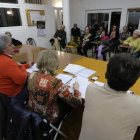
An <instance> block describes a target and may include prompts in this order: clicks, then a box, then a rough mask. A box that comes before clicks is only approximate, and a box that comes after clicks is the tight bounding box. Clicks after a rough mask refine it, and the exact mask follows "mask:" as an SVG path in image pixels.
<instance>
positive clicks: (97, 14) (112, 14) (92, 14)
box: [86, 9, 121, 32]
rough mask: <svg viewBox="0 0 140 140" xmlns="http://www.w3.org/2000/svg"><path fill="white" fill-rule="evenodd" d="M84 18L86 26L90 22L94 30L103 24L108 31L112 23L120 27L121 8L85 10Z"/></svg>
mask: <svg viewBox="0 0 140 140" xmlns="http://www.w3.org/2000/svg"><path fill="white" fill-rule="evenodd" d="M86 19H87V21H86V26H87V25H89V24H91V25H92V27H93V29H95V31H96V30H98V29H99V27H100V26H101V25H103V26H104V27H105V30H106V31H107V32H110V29H111V27H112V26H113V25H117V26H118V28H120V19H121V9H114V10H113V9H110V10H93V11H86Z"/></svg>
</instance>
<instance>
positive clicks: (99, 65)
mask: <svg viewBox="0 0 140 140" xmlns="http://www.w3.org/2000/svg"><path fill="white" fill-rule="evenodd" d="M15 48H16V49H19V53H15V54H14V55H13V60H14V61H17V62H20V61H27V62H28V61H30V60H32V59H33V54H34V57H35V62H36V61H37V54H38V53H39V52H40V51H42V50H47V49H46V48H41V47H36V46H30V45H25V44H23V45H22V46H16V47H15ZM48 50H50V49H48ZM53 52H55V53H56V54H57V55H58V57H59V59H60V67H59V69H58V70H57V75H58V74H60V73H63V74H66V73H64V72H63V69H64V68H65V67H66V65H67V64H69V63H73V64H78V65H81V66H84V67H86V68H88V69H92V70H95V71H97V73H95V74H94V75H97V76H99V79H98V81H100V82H103V83H106V82H107V80H106V79H105V72H106V69H107V62H104V61H100V60H95V59H91V58H86V57H82V56H79V55H75V54H69V53H65V52H60V51H54V50H53ZM92 77H93V75H92V76H91V77H89V81H91V80H90V79H91V78H92ZM91 82H93V81H91ZM139 85H140V79H139V80H138V81H137V82H136V83H135V85H134V86H133V87H132V88H130V90H131V91H134V92H136V93H137V94H138V95H139V96H140V88H139ZM83 110H84V105H83V106H81V107H79V108H76V109H74V110H73V111H72V112H71V113H70V114H69V115H68V116H67V118H66V120H65V121H64V124H63V125H62V127H61V130H62V132H64V133H65V134H66V135H68V136H70V138H69V140H77V139H78V137H79V134H80V129H81V124H82V114H83ZM138 132H140V130H138ZM137 137H139V135H136V137H135V140H138V139H137ZM61 140H65V138H61Z"/></svg>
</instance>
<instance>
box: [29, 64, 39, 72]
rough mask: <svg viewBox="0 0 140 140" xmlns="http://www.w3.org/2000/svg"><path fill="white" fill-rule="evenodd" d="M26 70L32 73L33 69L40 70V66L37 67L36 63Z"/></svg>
mask: <svg viewBox="0 0 140 140" xmlns="http://www.w3.org/2000/svg"><path fill="white" fill-rule="evenodd" d="M26 71H27V72H28V73H32V72H33V71H38V68H37V67H36V63H35V64H34V65H33V66H32V67H31V68H28V69H26Z"/></svg>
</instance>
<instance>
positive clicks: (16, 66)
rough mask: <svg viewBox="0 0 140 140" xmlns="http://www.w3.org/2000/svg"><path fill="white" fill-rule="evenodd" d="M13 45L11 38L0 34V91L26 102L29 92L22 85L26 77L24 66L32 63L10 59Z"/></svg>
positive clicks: (26, 66) (29, 65)
mask: <svg viewBox="0 0 140 140" xmlns="http://www.w3.org/2000/svg"><path fill="white" fill-rule="evenodd" d="M14 47H15V46H14V45H13V44H12V43H11V38H10V37H9V36H6V35H0V93H2V94H6V95H7V97H11V95H14V96H17V97H18V99H19V100H21V101H23V102H25V101H26V102H27V101H28V98H29V93H28V90H27V88H26V87H25V86H24V84H25V83H26V79H27V72H26V68H30V67H31V66H32V65H33V63H32V62H29V63H28V64H25V65H21V64H20V63H16V62H14V61H13V60H12V55H13V54H14Z"/></svg>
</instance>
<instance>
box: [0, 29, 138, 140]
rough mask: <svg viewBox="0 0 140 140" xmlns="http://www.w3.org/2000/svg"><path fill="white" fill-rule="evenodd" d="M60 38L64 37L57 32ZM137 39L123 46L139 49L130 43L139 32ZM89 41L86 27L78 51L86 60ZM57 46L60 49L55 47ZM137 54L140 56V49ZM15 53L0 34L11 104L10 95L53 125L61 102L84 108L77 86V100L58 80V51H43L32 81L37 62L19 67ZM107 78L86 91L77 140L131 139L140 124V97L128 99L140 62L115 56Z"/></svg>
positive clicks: (3, 82) (1, 70)
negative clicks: (128, 92) (30, 71)
mask: <svg viewBox="0 0 140 140" xmlns="http://www.w3.org/2000/svg"><path fill="white" fill-rule="evenodd" d="M57 34H61V33H60V32H57ZM62 34H63V35H64V34H65V33H64V32H63V33H62ZM133 36H134V37H131V38H128V39H127V40H126V41H125V43H126V44H127V43H128V42H130V44H129V46H130V47H131V46H135V43H134V44H133V43H132V42H133V41H134V39H136V37H135V36H138V33H137V32H136V31H135V32H134V35H133ZM91 37H92V35H91V34H90V33H89V28H88V27H86V30H85V34H84V35H83V37H82V39H83V42H84V43H83V44H82V46H81V48H82V50H83V52H82V51H81V48H80V49H79V48H78V49H79V51H80V53H83V54H84V55H87V50H86V49H85V48H86V45H87V44H86V43H85V42H86V41H87V40H88V39H89V40H91ZM111 37H112V38H113V37H114V34H111ZM56 38H57V36H56ZM100 38H101V39H105V40H106V39H107V40H108V39H109V38H108V37H107V36H105V31H102V34H101V36H100ZM57 39H58V40H61V39H60V38H57ZM131 41H132V42H131ZM55 43H56V42H55ZM54 46H55V47H57V45H54ZM135 50H136V51H135V52H137V49H135ZM13 54H14V45H13V44H12V40H11V38H10V37H9V36H7V35H0V94H4V95H6V96H7V97H8V98H9V101H10V99H11V96H16V97H17V98H18V99H19V100H20V101H21V103H23V104H27V106H28V108H29V109H30V110H32V111H35V112H37V113H39V114H41V115H43V116H45V117H46V118H47V119H48V120H49V121H50V122H53V121H54V120H55V119H56V118H57V116H58V114H59V109H58V107H57V98H58V97H60V98H61V99H62V100H64V101H65V102H66V103H68V104H69V105H71V106H72V107H79V106H81V105H82V99H81V93H80V92H79V84H78V82H75V83H74V85H73V88H74V95H73V94H72V93H70V91H69V89H68V85H64V84H63V82H62V81H61V80H60V79H57V78H55V75H56V72H57V69H58V66H59V58H58V56H57V55H56V54H55V53H54V52H52V51H50V50H44V51H41V52H40V53H39V54H38V56H37V68H38V69H39V71H37V72H32V73H31V74H30V75H29V76H28V75H27V72H26V68H30V67H32V66H33V65H34V63H33V62H32V61H30V62H29V63H27V64H24V65H21V64H20V63H18V62H14V61H13V60H12V55H13ZM134 54H135V53H134ZM114 64H115V65H114ZM91 65H94V64H91ZM105 77H106V79H107V83H106V84H105V86H103V87H101V86H97V85H96V84H94V83H92V84H90V85H89V86H88V88H87V90H86V98H85V109H84V114H83V121H82V128H81V133H80V137H79V140H91V139H93V138H94V139H95V140H104V139H106V140H113V139H116V140H122V139H123V140H132V139H133V137H134V134H135V132H136V129H137V127H138V126H139V125H140V124H139V123H140V122H139V116H140V110H139V106H140V97H139V96H137V95H132V94H127V90H129V88H130V87H132V86H133V85H134V84H135V82H136V81H137V80H138V78H139V77H140V61H139V60H138V59H136V58H135V57H132V56H131V55H130V54H117V55H115V56H113V57H112V58H111V60H110V61H109V63H108V65H107V71H106V73H105ZM26 84H27V86H26ZM0 125H1V124H0Z"/></svg>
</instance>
